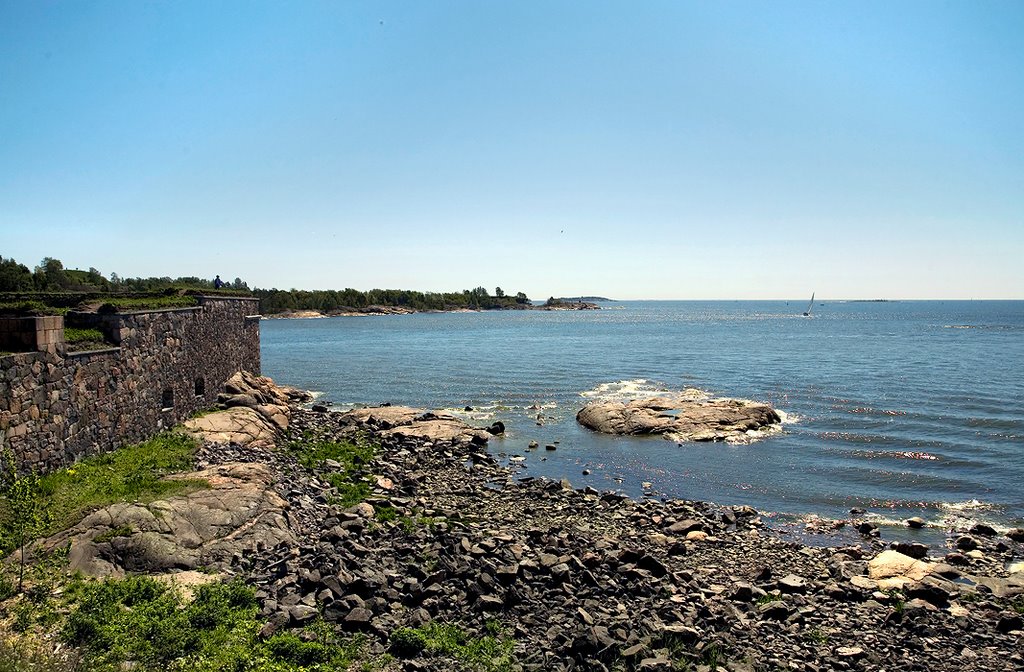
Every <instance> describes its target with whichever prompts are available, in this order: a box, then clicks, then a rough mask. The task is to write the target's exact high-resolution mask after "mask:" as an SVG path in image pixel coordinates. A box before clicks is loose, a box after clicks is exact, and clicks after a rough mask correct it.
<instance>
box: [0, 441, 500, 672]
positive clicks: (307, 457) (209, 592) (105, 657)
mask: <svg viewBox="0 0 1024 672" xmlns="http://www.w3.org/2000/svg"><path fill="white" fill-rule="evenodd" d="M288 447H289V449H290V450H291V451H293V452H294V454H295V455H296V457H297V459H298V460H299V461H300V462H301V463H302V464H303V465H304V466H306V467H307V468H314V467H317V466H319V465H321V464H322V463H323V461H324V460H327V459H331V460H336V461H337V462H339V463H341V464H342V466H343V469H341V470H339V472H338V473H334V474H331V476H330V477H329V478H330V480H331V483H332V485H334V487H335V488H336V489H337V491H338V493H337V503H338V504H340V505H346V506H347V505H350V504H353V503H356V502H359V501H362V500H363V499H365V498H366V497H367V496H368V494H369V492H370V490H369V487H368V486H367V485H366V482H365V481H364V480H363V479H362V478H361V477H360V474H361V473H362V472H361V470H362V468H363V467H364V466H365V465H366V464H368V463H369V462H370V460H372V459H373V453H374V447H373V445H372V444H370V443H367V442H365V441H357V442H355V443H344V442H332V441H323V440H316V439H308V440H295V441H292V442H290V443H289V446H288ZM195 449H196V444H195V442H194V440H193V439H191V438H190V437H188V436H185V435H182V434H176V433H171V432H168V433H164V434H161V435H160V436H158V437H156V438H154V439H152V440H150V441H147V442H145V443H142V444H138V445H134V446H129V447H126V448H123V449H121V450H117V451H114V452H111V453H108V454H105V455H101V456H98V457H93V458H89V459H87V460H83V461H82V462H80V463H78V464H76V465H75V466H74V467H71V468H68V469H63V470H60V471H58V472H55V473H52V474H49V475H46V476H43V477H41V478H40V479H39V480H38V482H37V483H36V484H34V487H33V490H34V496H35V498H36V499H35V509H36V510H38V511H42V512H46V515H45V516H44V518H45V519H41V520H40V521H39V523H40V524H39V525H38V526H37V528H36V530H35V531H36V532H37V533H38V534H39V535H40V536H46V535H49V534H52V533H54V532H57V531H60V530H63V529H66V528H68V527H70V526H72V525H74V524H75V523H76V522H78V521H79V520H81V518H82V517H83V516H84V515H86V514H87V513H88V512H90V511H93V510H96V509H97V508H100V507H103V506H106V505H108V504H112V503H115V502H140V503H148V502H152V501H155V500H157V499H160V498H166V497H169V496H172V495H175V494H184V493H186V492H188V491H190V490H195V489H196V488H201V487H203V485H204V484H203V483H202V482H201V481H194V480H191V481H190V480H173V481H168V480H163V476H165V475H168V474H172V473H182V472H187V471H189V470H191V468H192V465H193V460H194V454H195ZM7 485H8V488H7V489H6V490H5V496H4V497H2V498H0V523H2V527H3V530H4V532H5V534H4V536H3V542H4V543H3V546H0V551H2V552H3V553H4V554H5V555H6V554H8V553H11V551H13V550H15V549H14V548H13V547H12V544H11V543H10V540H11V538H12V536H11V534H10V531H11V526H12V523H13V522H14V520H13V518H14V517H15V515H16V514H15V512H14V511H12V509H11V504H12V501H11V499H10V494H11V490H10V488H9V486H10V484H7ZM379 515H380V516H381V517H382V518H384V519H385V520H393V519H394V512H393V510H392V511H391V516H390V518H389V517H388V515H387V508H386V507H382V508H379ZM400 522H402V523H403V524H406V525H408V524H411V523H413V522H415V521H400ZM114 533H123V534H130V533H131V530H124V531H115V532H114ZM18 557H19V554H17V553H14V554H12V555H11V557H10V558H8V560H7V561H6V562H5V564H4V566H3V568H2V571H0V672H15V671H16V670H17V671H19V672H21V671H28V670H32V671H36V672H73V671H75V672H77V671H80V670H96V671H100V672H107V671H110V672H114V671H115V670H123V669H125V666H128V667H131V669H134V670H137V671H138V672H156V671H157V670H160V671H164V670H172V671H173V670H197V671H200V672H204V671H209V672H214V671H220V670H265V671H268V672H284V671H296V672H313V671H319V670H347V669H352V670H374V669H385V668H386V667H388V665H389V661H390V660H391V657H390V656H388V655H385V656H372V655H370V654H369V653H368V651H367V642H366V640H365V638H363V637H361V636H356V637H351V636H339V635H338V634H337V633H335V632H334V631H333V630H332V629H331V628H330V627H329V626H328V625H327V624H325V623H324V622H322V621H317V622H315V623H314V624H313V625H312V626H309V627H307V628H305V629H303V630H302V631H300V632H283V633H277V634H274V635H272V636H270V637H268V638H262V637H260V636H259V632H260V629H261V628H262V627H263V625H264V623H263V622H262V621H261V620H260V619H259V618H258V604H257V601H256V599H255V595H254V591H253V589H252V588H250V587H248V586H246V585H244V584H243V583H241V582H239V581H237V580H236V581H233V582H230V583H213V584H209V585H206V586H203V587H200V588H199V589H198V590H197V591H196V593H195V596H194V597H192V598H190V597H187V596H186V595H185V594H184V593H183V592H181V591H180V590H178V589H176V588H175V587H172V586H168V585H167V584H165V583H162V582H159V581H157V580H155V579H152V578H149V577H142V576H133V577H128V578H124V579H109V580H95V579H90V578H86V577H82V576H77V575H75V576H71V575H69V574H68V572H67V549H61V550H57V551H55V552H51V553H48V554H47V553H40V552H36V553H34V554H33V555H31V556H30V557H31V562H30V564H29V566H28V568H27V571H26V583H25V590H24V592H22V593H21V594H18V591H17V582H16V580H15V577H16V576H17V572H18ZM511 648H512V641H511V640H510V639H507V638H506V637H504V636H502V635H501V632H500V625H499V624H497V622H495V624H494V625H493V627H492V628H491V632H490V634H488V635H486V636H484V637H479V638H471V637H468V636H467V635H466V633H465V631H464V630H463V629H462V628H460V627H459V626H458V625H455V624H428V625H427V626H424V627H422V628H417V629H404V630H400V631H399V632H397V633H396V634H395V638H394V643H393V646H392V649H393V651H394V653H395V654H396V655H399V656H412V655H433V656H445V657H447V658H449V659H451V660H453V661H455V662H456V664H457V665H459V666H460V667H462V668H463V669H467V670H485V671H494V672H500V671H503V670H508V669H510V666H511V660H512V658H511Z"/></svg>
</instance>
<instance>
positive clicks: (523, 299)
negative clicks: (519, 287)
mask: <svg viewBox="0 0 1024 672" xmlns="http://www.w3.org/2000/svg"><path fill="white" fill-rule="evenodd" d="M529 302H530V297H528V296H527V295H526V294H523V293H522V292H518V293H517V294H516V303H518V304H527V303H529Z"/></svg>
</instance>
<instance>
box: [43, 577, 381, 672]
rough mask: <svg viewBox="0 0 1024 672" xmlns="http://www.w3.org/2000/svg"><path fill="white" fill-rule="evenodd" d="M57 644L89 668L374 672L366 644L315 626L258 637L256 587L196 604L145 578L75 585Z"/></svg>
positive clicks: (215, 594)
mask: <svg viewBox="0 0 1024 672" xmlns="http://www.w3.org/2000/svg"><path fill="white" fill-rule="evenodd" d="M66 596H67V597H66V600H67V609H68V610H69V613H68V617H67V619H66V620H65V622H64V624H63V626H62V627H61V628H60V638H61V639H62V640H63V641H64V642H65V643H67V644H70V645H72V646H74V647H77V648H78V649H79V650H81V651H82V652H83V654H84V657H85V661H86V663H87V669H89V670H95V671H97V672H108V671H109V672H114V671H116V670H122V669H124V668H125V665H126V664H127V665H131V666H132V669H135V670H138V671H140V672H150V671H152V672H156V671H157V670H159V671H161V672H163V671H165V670H166V671H170V672H177V671H181V672H184V671H185V670H189V671H190V672H191V671H195V672H222V671H229V670H238V671H241V670H260V671H266V672H285V671H288V672H314V671H320V670H324V671H326V670H345V669H349V668H350V667H351V666H352V665H353V664H356V663H358V664H359V665H361V666H363V667H364V668H372V667H373V666H374V661H373V660H372V659H370V658H369V657H368V656H367V655H366V652H365V649H366V644H365V641H364V640H362V639H358V638H357V639H346V640H340V639H337V638H336V637H335V636H334V634H333V632H332V631H331V630H330V628H328V627H326V626H325V625H324V624H322V623H318V624H316V625H314V626H312V627H310V628H308V629H307V630H306V632H305V633H304V636H302V637H300V636H299V635H298V634H296V633H294V632H282V633H278V634H275V635H273V636H271V637H269V638H267V639H261V638H260V637H259V631H260V628H261V627H262V623H261V622H260V621H259V620H257V618H256V614H257V611H258V605H257V602H256V598H255V595H254V592H253V589H252V588H250V587H248V586H246V585H245V584H243V583H241V582H240V581H237V580H236V581H233V582H230V583H215V584H208V585H205V586H201V587H199V588H198V589H197V591H196V595H195V598H194V600H192V601H191V602H189V601H187V600H185V599H184V598H183V597H182V595H181V593H179V592H178V591H177V590H175V589H174V588H171V587H169V586H167V585H166V584H163V583H160V582H158V581H155V580H153V579H151V578H148V577H142V576H134V577H128V578H125V579H120V580H107V581H83V580H76V581H73V582H72V583H71V584H70V585H69V587H68V589H67V592H66Z"/></svg>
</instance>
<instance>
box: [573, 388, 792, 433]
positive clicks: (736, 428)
mask: <svg viewBox="0 0 1024 672" xmlns="http://www.w3.org/2000/svg"><path fill="white" fill-rule="evenodd" d="M576 421H577V422H579V423H580V424H581V425H583V426H584V427H587V428H588V429H592V430H594V431H597V432H602V433H604V434H619V435H630V436H636V435H644V434H661V435H663V436H664V437H665V438H667V439H671V440H673V441H678V442H683V441H737V442H742V441H750V440H752V439H754V438H757V437H759V436H760V435H762V434H763V433H764V432H765V431H766V430H770V429H772V428H776V427H779V426H781V424H782V418H781V417H780V416H779V414H778V413H777V412H776V411H775V409H773V408H772V407H771V406H769V405H768V404H763V403H759V402H755V401H746V400H743V399H727V398H713V397H708V396H706V395H704V394H703V393H701V392H699V391H696V390H687V391H685V392H682V393H680V394H675V395H666V396H659V397H650V398H647V399H636V400H633V401H597V402H594V403H591V404H587V405H586V406H584V407H583V409H582V410H581V411H580V412H579V413H577V414H576Z"/></svg>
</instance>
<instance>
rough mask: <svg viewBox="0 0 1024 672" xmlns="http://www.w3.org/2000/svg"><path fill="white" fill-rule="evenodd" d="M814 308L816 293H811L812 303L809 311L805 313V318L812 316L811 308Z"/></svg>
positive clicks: (808, 306) (809, 304) (808, 308)
mask: <svg viewBox="0 0 1024 672" xmlns="http://www.w3.org/2000/svg"><path fill="white" fill-rule="evenodd" d="M813 307H814V292H811V302H810V303H808V304H807V310H805V311H804V317H810V316H811V308H813Z"/></svg>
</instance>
